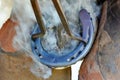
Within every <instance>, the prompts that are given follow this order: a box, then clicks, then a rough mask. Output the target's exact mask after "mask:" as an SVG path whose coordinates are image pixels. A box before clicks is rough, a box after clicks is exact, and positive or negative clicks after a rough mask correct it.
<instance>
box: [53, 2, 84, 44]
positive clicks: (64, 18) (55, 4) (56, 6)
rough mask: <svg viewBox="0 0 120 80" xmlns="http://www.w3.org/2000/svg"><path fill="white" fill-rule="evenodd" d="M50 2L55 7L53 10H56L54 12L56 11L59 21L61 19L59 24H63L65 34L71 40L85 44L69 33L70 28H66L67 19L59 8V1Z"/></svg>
mask: <svg viewBox="0 0 120 80" xmlns="http://www.w3.org/2000/svg"><path fill="white" fill-rule="evenodd" d="M52 2H53V4H54V6H55V8H56V10H57V13H58V15H59V17H60V19H61V22H62V24H63V26H64V29H65V31H66V32H67V34H68V35H69V36H70V37H71V38H72V39H75V40H80V41H83V42H85V41H84V40H83V39H82V38H80V37H75V36H73V34H72V32H71V30H70V28H69V26H68V21H67V18H66V16H65V14H64V12H63V10H62V7H61V4H60V2H59V0H52ZM85 43H86V42H85Z"/></svg>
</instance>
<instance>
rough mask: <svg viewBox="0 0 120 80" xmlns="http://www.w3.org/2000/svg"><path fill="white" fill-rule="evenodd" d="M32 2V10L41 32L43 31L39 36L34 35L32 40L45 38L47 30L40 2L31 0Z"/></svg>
mask: <svg viewBox="0 0 120 80" xmlns="http://www.w3.org/2000/svg"><path fill="white" fill-rule="evenodd" d="M30 1H31V5H32V8H33V11H34V14H35V17H36V20H37V22H38V25H39V28H40V31H41V32H40V33H38V34H34V35H33V36H32V38H38V37H43V36H44V35H45V33H46V29H45V25H44V22H43V19H42V13H41V10H40V6H39V2H38V0H30Z"/></svg>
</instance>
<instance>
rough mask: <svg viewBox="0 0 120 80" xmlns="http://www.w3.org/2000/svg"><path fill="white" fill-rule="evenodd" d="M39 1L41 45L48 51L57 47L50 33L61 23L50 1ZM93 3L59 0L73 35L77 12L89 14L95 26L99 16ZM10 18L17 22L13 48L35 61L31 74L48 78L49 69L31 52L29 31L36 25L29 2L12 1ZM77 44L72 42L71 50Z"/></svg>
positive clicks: (92, 0) (26, 0) (80, 0)
mask: <svg viewBox="0 0 120 80" xmlns="http://www.w3.org/2000/svg"><path fill="white" fill-rule="evenodd" d="M39 1H40V7H41V11H42V15H43V19H44V23H45V26H46V28H47V33H46V35H45V37H44V39H43V40H44V41H43V43H42V44H43V46H44V47H45V49H46V50H48V51H49V50H53V49H55V48H56V47H57V45H56V42H57V39H56V37H55V32H53V31H52V28H53V27H54V26H60V24H61V21H60V19H59V16H58V14H57V12H56V10H55V8H54V6H53V4H52V2H51V0H39ZM95 1H96V0H60V2H61V4H62V7H63V10H64V12H65V14H66V17H67V19H68V21H69V23H70V24H69V25H73V26H72V28H73V30H72V32H73V33H74V32H76V31H78V30H77V26H78V12H79V11H80V10H81V9H82V8H84V9H86V10H87V11H88V12H89V13H90V15H91V17H92V19H93V23H94V26H96V16H97V15H98V14H99V10H100V8H99V7H97V5H96V4H95ZM11 18H12V20H14V21H18V22H19V25H18V27H17V28H16V32H17V34H16V36H15V37H14V40H13V46H14V47H15V48H16V49H18V50H22V51H26V52H27V53H26V54H27V55H28V56H30V57H32V59H33V60H34V61H35V63H36V64H37V65H34V66H32V68H31V72H33V73H34V74H35V75H36V76H38V77H44V78H48V77H49V76H50V75H51V69H50V68H48V67H47V66H45V65H42V64H41V63H39V61H37V60H36V58H35V57H34V55H33V54H32V51H31V38H30V36H31V35H30V31H31V30H32V29H33V27H34V24H35V23H36V19H35V16H34V13H33V10H32V7H31V4H30V0H23V1H20V0H14V7H13V10H12V14H11ZM70 27H71V26H70ZM74 27H75V28H74ZM78 32H79V31H78ZM52 33H53V34H52ZM48 34H51V35H48ZM68 39H69V38H68ZM66 40H67V39H66ZM48 44H50V45H48ZM77 44H78V41H73V43H71V45H72V46H73V48H75V47H76V45H77ZM47 46H48V47H47ZM50 46H52V47H50ZM39 71H40V72H39Z"/></svg>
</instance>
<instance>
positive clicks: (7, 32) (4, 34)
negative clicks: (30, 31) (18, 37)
mask: <svg viewBox="0 0 120 80" xmlns="http://www.w3.org/2000/svg"><path fill="white" fill-rule="evenodd" d="M17 25H18V23H17V22H14V21H12V20H11V19H8V20H7V21H6V23H4V25H3V27H2V28H1V29H0V48H1V49H2V50H4V51H5V52H15V51H16V49H15V48H14V47H13V45H12V44H13V38H14V36H15V34H16V31H15V27H16V26H17Z"/></svg>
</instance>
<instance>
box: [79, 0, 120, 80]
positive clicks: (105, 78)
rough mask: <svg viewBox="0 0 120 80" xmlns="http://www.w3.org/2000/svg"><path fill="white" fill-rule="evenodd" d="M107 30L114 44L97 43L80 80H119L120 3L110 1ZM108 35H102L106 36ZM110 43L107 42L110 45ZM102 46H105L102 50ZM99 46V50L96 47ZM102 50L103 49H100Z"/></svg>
mask: <svg viewBox="0 0 120 80" xmlns="http://www.w3.org/2000/svg"><path fill="white" fill-rule="evenodd" d="M108 5H109V6H108V13H107V15H108V16H107V21H106V23H105V26H104V27H105V28H104V29H105V30H106V31H107V33H108V34H109V36H110V37H109V38H108V39H110V38H111V40H112V42H111V43H109V44H104V43H106V41H107V40H106V39H101V40H98V41H95V43H94V45H93V48H92V49H91V51H90V53H89V55H88V56H87V57H85V60H84V62H83V64H82V66H81V68H80V74H79V79H80V80H119V76H120V72H119V70H120V63H119V61H120V22H119V21H120V15H119V14H120V1H119V0H112V1H111V0H108ZM105 35H106V34H102V36H105ZM108 42H109V41H107V43H108ZM100 44H102V45H103V44H104V46H102V48H101V47H100V46H101V45H100ZM95 46H96V47H97V46H98V48H96V47H95ZM99 48H101V49H99Z"/></svg>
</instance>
